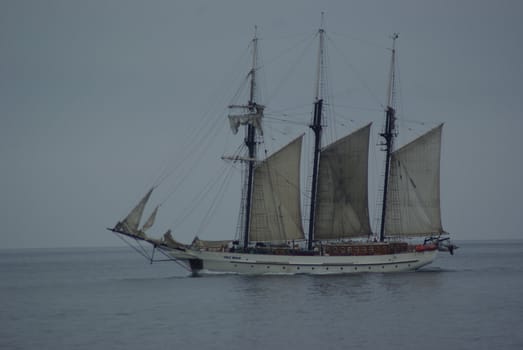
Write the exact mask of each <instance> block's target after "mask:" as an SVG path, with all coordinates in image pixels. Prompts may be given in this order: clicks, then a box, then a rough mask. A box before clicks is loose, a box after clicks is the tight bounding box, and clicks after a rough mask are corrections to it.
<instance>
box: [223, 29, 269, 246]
mask: <svg viewBox="0 0 523 350" xmlns="http://www.w3.org/2000/svg"><path fill="white" fill-rule="evenodd" d="M254 28H255V30H254V37H253V39H252V42H251V43H252V64H251V70H250V71H249V74H248V77H249V80H250V82H249V101H248V102H247V104H246V105H240V106H237V105H231V106H229V108H231V109H233V108H235V109H238V108H239V109H241V110H243V112H242V114H240V115H229V120H230V122H231V125H235V127H236V129H237V127H238V126H239V125H240V124H243V125H245V139H244V143H245V146H247V158H246V159H245V161H246V168H247V169H246V171H247V181H246V186H245V189H244V190H245V191H246V196H245V202H244V217H245V220H244V222H243V224H244V226H243V248H244V249H247V248H248V246H249V228H250V221H251V207H252V193H253V179H254V165H255V162H256V154H257V152H256V148H257V132H258V131H259V132H260V133H261V119H262V117H263V109H264V106H262V105H260V104H258V103H257V102H256V71H257V69H258V36H257V33H256V32H257V28H256V26H255V27H254Z"/></svg>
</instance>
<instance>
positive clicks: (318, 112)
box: [307, 13, 325, 250]
mask: <svg viewBox="0 0 523 350" xmlns="http://www.w3.org/2000/svg"><path fill="white" fill-rule="evenodd" d="M318 36H319V48H318V65H317V69H316V86H315V93H314V95H315V96H314V114H313V120H312V124H311V125H310V128H311V129H312V131H313V132H314V160H313V164H312V184H311V202H310V215H309V235H308V245H307V248H308V249H309V250H312V244H313V241H314V226H315V219H316V197H317V194H318V169H319V163H320V149H321V134H322V109H323V98H322V94H321V92H322V91H321V85H322V81H323V75H324V72H323V69H324V51H325V48H324V36H325V30H324V29H323V13H322V25H321V26H320V29H319V30H318Z"/></svg>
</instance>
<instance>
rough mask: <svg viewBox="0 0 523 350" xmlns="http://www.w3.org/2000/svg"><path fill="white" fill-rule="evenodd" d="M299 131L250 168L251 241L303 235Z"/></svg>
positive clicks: (287, 238)
mask: <svg viewBox="0 0 523 350" xmlns="http://www.w3.org/2000/svg"><path fill="white" fill-rule="evenodd" d="M302 138H303V135H302V136H300V137H298V138H297V139H295V140H294V141H292V142H291V143H289V144H288V145H287V146H285V147H283V148H282V149H280V150H279V151H278V152H276V153H274V154H272V155H271V156H269V157H268V158H267V159H265V160H264V161H262V162H261V163H259V164H258V165H257V166H256V167H255V169H254V185H253V186H254V188H253V194H252V197H253V198H252V207H251V221H250V229H249V231H250V232H249V237H250V240H251V241H288V240H293V239H303V227H302V222H301V210H300V158H301V145H302Z"/></svg>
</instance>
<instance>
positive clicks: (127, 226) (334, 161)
mask: <svg viewBox="0 0 523 350" xmlns="http://www.w3.org/2000/svg"><path fill="white" fill-rule="evenodd" d="M397 38H398V35H397V34H394V35H393V36H392V40H393V43H392V50H391V52H392V55H391V69H390V77H389V83H388V88H387V90H388V91H387V106H386V108H385V123H384V127H383V129H382V130H381V132H380V133H379V138H380V140H381V142H380V144H379V146H380V147H381V149H382V150H383V151H384V155H385V156H384V176H383V183H382V189H383V191H382V192H380V193H382V200H381V201H380V203H381V205H380V208H379V210H378V215H379V221H378V222H379V224H378V225H376V226H377V227H376V229H375V231H376V232H373V230H372V229H371V225H370V216H369V200H368V197H369V190H368V188H369V181H368V179H369V170H368V169H369V164H368V159H369V143H370V133H371V124H368V125H366V126H364V127H362V128H360V129H358V130H355V131H353V132H352V133H350V134H348V135H345V136H343V137H341V138H339V139H337V140H335V141H334V142H333V143H330V144H326V145H324V144H323V142H322V141H323V140H322V136H323V131H324V129H325V127H326V125H325V123H324V120H323V118H322V117H323V112H324V108H325V107H324V105H325V104H324V98H323V96H322V88H321V86H322V79H323V74H324V72H323V67H324V62H323V60H324V59H325V31H324V29H323V26H322V27H321V28H320V29H319V30H318V39H319V45H318V46H319V48H318V59H317V61H318V62H317V67H316V72H315V74H316V81H315V96H314V101H313V106H314V107H313V117H312V122H311V123H310V125H309V128H310V132H311V133H312V137H313V140H314V141H313V150H310V152H311V154H312V157H311V158H312V162H311V163H312V164H311V165H310V167H311V169H310V173H311V174H312V176H311V181H310V186H308V187H309V189H308V191H310V199H309V205H308V207H307V209H308V210H307V213H306V214H307V216H306V217H304V216H303V215H302V214H303V213H302V207H301V201H302V195H301V192H302V190H301V189H302V186H301V184H300V171H301V168H302V166H301V157H302V156H301V152H302V143H303V142H302V141H303V134H302V135H301V136H299V137H297V138H295V139H293V140H289V141H290V142H289V143H288V144H287V145H285V146H284V147H282V148H281V149H279V150H278V151H276V152H274V153H273V154H271V155H268V156H266V157H264V158H260V157H259V153H260V152H259V150H258V147H259V144H260V141H259V140H260V137H261V136H262V135H263V132H264V130H263V125H264V123H263V120H264V110H265V106H264V105H262V104H260V103H258V101H257V99H256V89H257V72H258V68H259V67H258V59H257V58H258V37H257V35H256V34H255V35H254V38H253V39H252V42H251V44H252V45H251V48H252V65H251V69H250V71H249V72H248V76H247V77H248V82H249V84H248V90H249V93H248V100H247V101H246V102H245V103H244V104H240V105H231V106H229V108H230V110H231V112H230V114H229V115H228V123H230V126H231V129H232V131H233V134H237V133H238V131H239V130H240V129H241V128H243V129H244V132H245V137H244V140H243V142H244V145H245V149H246V152H245V153H244V154H241V155H237V156H235V157H228V159H229V160H231V161H234V162H241V163H242V164H243V165H242V166H243V168H244V178H243V181H242V182H243V184H242V185H243V187H242V201H241V209H240V225H239V226H240V230H239V232H240V234H239V235H237V237H236V239H232V240H225V241H203V240H200V239H198V238H195V239H194V240H193V242H192V243H190V244H183V243H180V242H178V241H176V240H175V239H174V238H173V236H172V234H171V231H170V230H169V231H167V232H166V233H165V234H164V235H163V237H162V238H160V239H157V238H153V237H150V236H148V235H147V233H146V231H147V230H148V229H150V228H151V227H152V226H153V224H154V221H155V218H156V214H157V211H158V207H156V208H155V209H154V210H153V211H152V213H151V214H150V216H149V217H148V218H147V219H146V220H145V222H144V223H143V224H141V219H142V215H143V212H144V209H145V207H146V204H147V202H148V201H149V198H150V196H151V193H152V192H153V190H154V189H155V187H153V188H151V189H150V190H149V191H148V192H147V193H146V195H145V196H144V197H143V198H142V199H141V200H140V202H139V203H138V204H137V205H136V206H135V207H134V208H133V209H132V210H131V212H130V213H129V214H128V215H127V216H126V217H124V218H123V219H121V220H120V221H118V223H117V224H116V225H115V226H114V227H112V228H109V230H110V231H112V232H114V233H116V234H118V235H119V236H120V237H123V238H125V239H130V240H131V242H133V243H138V244H141V243H148V244H151V245H152V247H153V249H152V254H151V255H150V259H151V261H153V259H154V254H155V252H159V253H161V256H162V259H163V260H165V259H167V260H173V261H175V262H177V263H179V264H180V265H182V266H183V267H184V268H186V269H187V270H189V271H190V272H191V273H193V274H194V275H199V274H204V273H207V272H210V273H213V272H227V273H241V274H280V273H283V274H351V273H362V272H380V273H382V272H404V271H415V270H418V269H420V268H422V267H423V266H426V265H428V264H430V263H431V262H432V261H433V260H434V259H435V257H436V255H437V253H438V251H450V252H451V253H452V252H453V249H454V248H455V246H454V245H453V244H452V243H450V240H449V236H448V235H447V233H446V232H445V231H444V229H443V227H442V222H441V210H440V154H441V138H442V129H443V125H442V124H441V125H439V126H437V127H435V128H433V129H432V130H429V131H428V132H426V133H425V134H423V135H421V136H419V137H418V138H416V139H414V140H412V141H411V142H410V143H407V144H405V145H403V146H401V147H398V148H396V145H395V138H396V136H397V129H396V109H395V108H394V106H393V104H394V88H395V80H396V76H395V68H394V67H395V59H396V39H397ZM303 211H305V210H303ZM304 227H307V231H305V229H304ZM231 236H233V235H232V234H231ZM413 238H417V243H411V242H412V241H414V240H413ZM140 247H142V246H141V245H140ZM140 249H142V248H140ZM139 251H140V250H139ZM141 251H142V252H143V250H141ZM157 256H158V255H157Z"/></svg>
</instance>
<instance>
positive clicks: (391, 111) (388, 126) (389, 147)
mask: <svg viewBox="0 0 523 350" xmlns="http://www.w3.org/2000/svg"><path fill="white" fill-rule="evenodd" d="M398 37H399V35H398V33H394V34H393V35H392V55H391V63H390V78H389V84H388V88H387V107H386V109H385V128H384V130H383V132H382V133H380V136H381V137H383V139H384V143H382V144H381V145H382V146H385V176H384V185H383V202H382V207H381V224H380V242H383V241H384V240H385V217H386V212H387V194H388V184H389V175H390V159H391V154H392V151H393V147H394V138H395V137H396V135H397V132H396V128H395V126H396V125H395V124H396V123H395V121H396V109H395V108H394V102H395V101H394V93H395V91H394V88H395V83H396V81H395V80H396V73H395V65H396V39H398Z"/></svg>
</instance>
